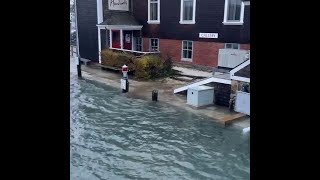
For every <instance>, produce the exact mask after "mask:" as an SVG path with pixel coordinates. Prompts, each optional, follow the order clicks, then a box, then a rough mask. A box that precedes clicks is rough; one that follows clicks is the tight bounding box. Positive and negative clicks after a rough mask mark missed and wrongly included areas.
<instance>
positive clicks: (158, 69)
mask: <svg viewBox="0 0 320 180" xmlns="http://www.w3.org/2000/svg"><path fill="white" fill-rule="evenodd" d="M135 65H136V67H135V77H136V78H138V79H156V78H159V77H162V76H163V74H164V73H163V72H164V71H163V60H162V59H161V57H159V56H156V55H147V56H143V57H142V58H140V59H137V60H136V63H135Z"/></svg>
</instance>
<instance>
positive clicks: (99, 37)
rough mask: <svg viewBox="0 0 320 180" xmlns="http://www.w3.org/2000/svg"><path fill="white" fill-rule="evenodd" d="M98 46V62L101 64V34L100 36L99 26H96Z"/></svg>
mask: <svg viewBox="0 0 320 180" xmlns="http://www.w3.org/2000/svg"><path fill="white" fill-rule="evenodd" d="M98 43H99V44H98V46H99V64H101V36H100V28H99V27H98Z"/></svg>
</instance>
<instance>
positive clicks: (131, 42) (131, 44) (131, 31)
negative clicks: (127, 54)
mask: <svg viewBox="0 0 320 180" xmlns="http://www.w3.org/2000/svg"><path fill="white" fill-rule="evenodd" d="M131 50H133V51H134V50H135V49H133V31H131Z"/></svg>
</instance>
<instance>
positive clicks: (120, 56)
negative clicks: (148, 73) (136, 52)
mask: <svg viewBox="0 0 320 180" xmlns="http://www.w3.org/2000/svg"><path fill="white" fill-rule="evenodd" d="M134 61H135V56H133V55H132V54H129V53H121V52H113V51H112V50H109V49H104V50H102V51H101V64H102V65H105V66H111V67H117V68H121V67H122V66H123V65H124V64H125V65H127V66H128V67H129V70H130V71H134V67H135V65H134Z"/></svg>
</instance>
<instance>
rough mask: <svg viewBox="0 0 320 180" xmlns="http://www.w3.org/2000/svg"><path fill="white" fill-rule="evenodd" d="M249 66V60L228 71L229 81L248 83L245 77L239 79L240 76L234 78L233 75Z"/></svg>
mask: <svg viewBox="0 0 320 180" xmlns="http://www.w3.org/2000/svg"><path fill="white" fill-rule="evenodd" d="M249 64H250V60H247V61H245V62H244V63H242V64H241V65H239V66H238V67H236V68H234V69H232V70H231V71H230V79H233V80H237V81H244V82H250V78H245V77H240V76H235V75H234V74H235V73H236V72H238V71H239V70H241V69H242V68H244V67H246V66H248V65H249Z"/></svg>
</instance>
